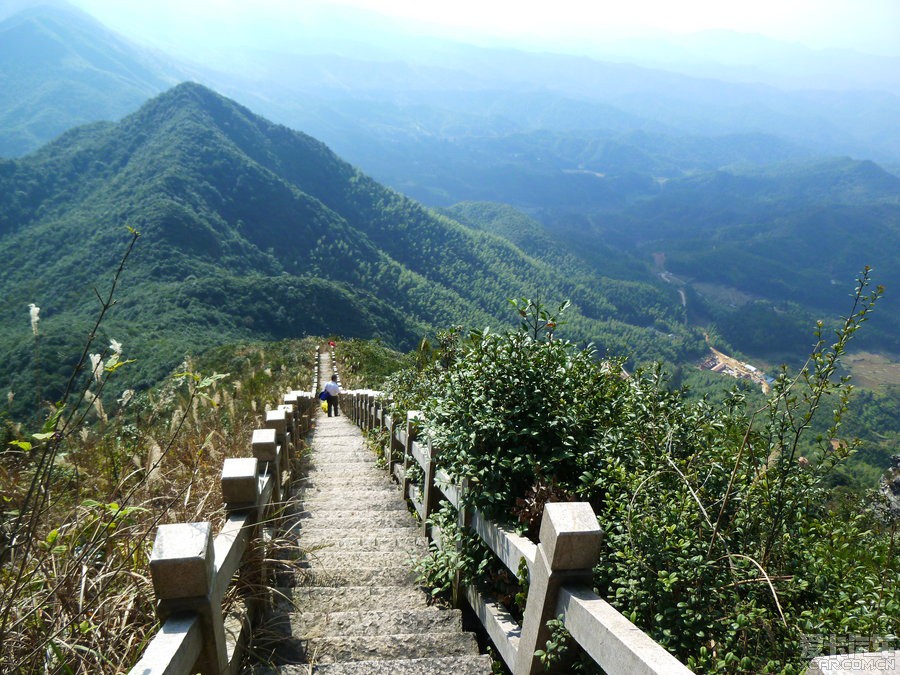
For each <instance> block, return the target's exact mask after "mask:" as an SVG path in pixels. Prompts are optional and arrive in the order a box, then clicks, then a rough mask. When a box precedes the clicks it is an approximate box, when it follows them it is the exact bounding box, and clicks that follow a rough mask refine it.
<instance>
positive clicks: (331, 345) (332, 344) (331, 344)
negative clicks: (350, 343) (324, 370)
mask: <svg viewBox="0 0 900 675" xmlns="http://www.w3.org/2000/svg"><path fill="white" fill-rule="evenodd" d="M328 346H329V347H331V348H332V349H334V342H331V341H329V342H328Z"/></svg>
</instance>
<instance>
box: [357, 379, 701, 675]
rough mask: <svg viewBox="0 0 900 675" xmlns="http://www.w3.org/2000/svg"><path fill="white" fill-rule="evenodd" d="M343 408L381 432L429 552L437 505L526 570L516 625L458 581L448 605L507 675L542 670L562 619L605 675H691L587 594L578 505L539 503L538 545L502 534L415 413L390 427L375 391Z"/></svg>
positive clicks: (591, 529) (595, 532)
mask: <svg viewBox="0 0 900 675" xmlns="http://www.w3.org/2000/svg"><path fill="white" fill-rule="evenodd" d="M342 399H343V401H342V406H341V408H342V410H344V411H346V413H347V414H348V415H350V416H351V419H353V421H354V422H355V423H356V424H358V425H359V426H360V427H361V428H363V429H364V430H371V429H384V430H386V431H387V433H388V439H389V441H388V443H387V445H386V447H385V460H386V462H387V466H388V470H389V471H390V472H391V473H392V474H393V476H394V477H395V478H396V480H397V482H398V484H399V486H400V489H401V490H402V491H403V494H404V496H405V497H407V498H408V499H409V501H410V503H411V504H412V506H413V507H414V508H415V510H416V512H417V513H418V515H419V518H420V519H421V522H422V528H423V531H424V533H425V534H426V536H428V537H429V539H430V540H431V541H432V542H433V543H434V544H435V545H436V546H438V547H443V546H444V545H446V544H445V543H444V542H442V540H441V532H440V529H439V528H438V527H436V526H433V525H429V522H428V520H429V516H431V514H432V513H434V512H435V511H436V510H437V509H438V508H439V506H440V503H441V502H442V501H444V500H446V501H449V502H450V503H451V504H453V505H454V506H455V507H456V508H457V509H458V512H459V524H460V526H463V527H469V528H471V529H472V530H474V531H475V532H476V533H477V534H478V535H479V536H480V537H481V539H482V540H483V541H484V542H485V543H486V544H487V545H488V546H489V547H490V549H491V550H492V551H493V552H494V554H495V555H496V556H497V557H498V558H499V559H500V560H501V561H502V562H503V564H504V565H506V567H507V568H509V570H510V571H511V572H512V573H513V574H518V571H519V566H520V563H521V562H522V561H523V560H524V561H525V563H526V565H527V567H528V579H529V585H528V598H527V601H526V604H525V613H524V617H523V620H522V624H521V625H520V624H519V623H517V622H516V621H515V620H514V619H513V617H512V616H510V614H509V613H508V612H507V611H506V610H505V609H504V608H503V607H502V606H500V605H499V604H498V603H496V602H494V601H493V600H492V599H491V598H488V597H485V596H483V595H482V594H481V593H480V592H479V591H478V590H477V589H475V588H473V587H465V586H464V585H463V584H462V583H461V582H460V580H459V579H457V580H456V583H455V584H454V586H455V587H454V591H453V592H454V600H455V601H456V602H458V601H459V599H461V598H463V597H465V598H466V599H467V600H468V602H469V604H470V606H471V607H472V609H473V610H474V612H475V614H476V615H477V616H478V618H479V619H480V621H481V623H482V624H483V625H484V628H485V631H486V632H487V634H488V635H489V636H490V638H491V641H492V642H493V643H494V646H495V647H496V649H497V652H498V653H499V654H500V656H501V657H502V658H503V660H504V662H505V663H506V665H507V667H508V668H509V670H510V671H511V672H512V673H513V675H532V674H534V673H541V672H545V670H544V666H543V665H542V664H541V662H540V660H539V658H538V657H537V656H536V655H535V651H536V650H539V649H543V648H544V645H545V644H546V642H547V640H548V638H549V637H550V634H549V629H548V628H547V621H548V620H549V619H552V618H555V617H558V616H562V620H563V623H564V625H565V627H566V629H567V630H568V631H569V633H570V634H571V635H572V638H573V639H574V640H575V641H576V642H577V643H578V644H579V645H580V646H581V648H582V649H583V650H584V652H585V653H586V654H588V655H589V656H590V657H591V658H592V659H593V660H594V661H595V662H596V663H597V664H598V665H599V666H600V667H601V668H603V670H604V671H605V672H607V673H609V674H610V675H616V674H617V673H622V674H623V675H624V674H628V675H642V674H643V675H650V674H654V675H662V674H663V673H665V674H667V675H683V674H686V673H690V672H691V671H690V670H688V669H687V667H685V666H684V665H683V664H682V663H681V662H680V661H678V660H677V659H676V658H675V657H674V656H672V654H670V653H669V652H668V651H666V650H665V649H664V648H663V647H662V646H660V645H659V644H658V643H656V642H655V641H654V640H653V639H652V638H651V637H650V636H648V635H647V634H646V633H644V632H643V631H641V630H640V629H639V628H638V627H637V626H635V625H634V624H633V623H631V622H630V621H629V620H628V619H626V618H625V617H624V616H623V615H622V614H621V613H620V612H618V611H617V610H616V609H615V608H613V607H612V606H611V605H610V604H609V603H607V602H606V601H605V600H603V598H601V597H600V596H598V595H597V594H595V593H594V592H593V590H592V585H591V576H592V568H593V566H594V564H595V563H596V561H597V558H598V556H599V553H600V540H601V537H602V533H601V531H600V527H599V525H598V524H597V518H596V516H595V515H594V512H593V510H592V509H591V507H590V505H589V504H587V503H559V504H547V505H546V507H545V508H544V516H543V519H542V521H541V530H540V543H538V544H534V543H533V542H531V541H530V540H528V539H527V538H525V537H522V536H519V535H517V534H515V533H513V532H510V531H508V530H506V529H504V528H502V527H500V526H498V525H495V524H494V523H492V522H491V521H489V520H487V519H486V518H484V517H483V516H482V515H481V513H479V512H478V511H477V510H475V509H471V508H469V507H467V506H466V502H465V499H464V497H463V495H464V493H465V490H466V489H467V487H466V484H465V481H463V483H462V484H455V483H454V482H453V481H452V480H451V479H450V477H449V476H448V475H447V474H446V473H445V472H444V471H443V470H442V469H439V468H437V462H436V460H437V457H438V453H439V449H438V448H436V447H433V446H432V445H431V443H430V442H429V441H428V440H419V439H418V438H417V436H416V434H417V423H416V422H417V417H418V413H415V412H411V413H408V414H407V416H406V417H405V418H403V419H395V417H394V416H392V415H391V414H390V413H388V412H387V411H386V410H385V399H384V398H383V397H382V395H381V394H380V393H379V392H376V391H368V390H364V391H348V392H345V393H344V395H343V396H342ZM413 462H415V463H416V464H418V466H419V467H421V469H422V472H423V479H422V482H421V484H413V483H411V481H410V480H409V478H408V475H409V474H408V471H407V470H408V469H409V468H410V466H411V465H412V463H413Z"/></svg>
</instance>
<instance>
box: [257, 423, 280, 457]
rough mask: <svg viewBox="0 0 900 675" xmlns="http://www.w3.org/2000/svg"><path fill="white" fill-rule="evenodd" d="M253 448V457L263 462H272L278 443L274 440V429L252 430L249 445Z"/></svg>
mask: <svg viewBox="0 0 900 675" xmlns="http://www.w3.org/2000/svg"><path fill="white" fill-rule="evenodd" d="M250 445H251V447H252V448H253V455H254V456H255V457H256V458H257V459H259V460H262V461H264V462H274V461H275V453H276V447H277V445H278V441H277V439H276V433H275V429H254V430H253V440H252V441H251V443H250Z"/></svg>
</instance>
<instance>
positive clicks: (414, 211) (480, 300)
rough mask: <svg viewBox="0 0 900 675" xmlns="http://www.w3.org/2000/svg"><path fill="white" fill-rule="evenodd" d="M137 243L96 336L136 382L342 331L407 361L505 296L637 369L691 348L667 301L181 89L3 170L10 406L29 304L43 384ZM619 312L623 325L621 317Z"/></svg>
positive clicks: (70, 352)
mask: <svg viewBox="0 0 900 675" xmlns="http://www.w3.org/2000/svg"><path fill="white" fill-rule="evenodd" d="M126 225H128V226H131V227H134V228H137V229H138V230H139V231H141V233H142V237H141V240H140V242H139V244H138V246H137V249H136V252H135V253H134V256H133V258H132V259H131V260H130V261H129V265H128V269H127V271H126V274H125V277H124V279H123V290H122V294H121V297H120V302H119V305H118V306H117V307H115V308H114V311H113V312H112V313H111V315H110V319H109V322H108V324H107V325H106V331H107V332H108V333H109V336H110V337H114V338H115V339H117V340H119V341H120V342H123V343H124V344H125V345H126V348H127V353H128V356H132V357H138V358H139V359H140V361H139V363H138V364H137V365H136V366H135V367H134V368H133V369H132V371H133V373H134V375H133V377H135V378H136V380H137V383H139V384H140V383H144V384H146V383H148V382H150V381H152V380H153V379H154V378H156V377H158V376H159V375H160V374H161V373H163V372H165V370H166V369H168V368H171V367H172V366H174V365H175V364H177V362H178V361H179V360H180V359H181V358H182V357H183V354H184V352H185V351H188V350H190V351H195V350H197V349H199V348H202V347H203V346H205V345H210V344H215V343H219V342H222V341H226V340H229V339H246V338H248V337H259V338H280V337H287V336H292V335H297V334H299V333H304V332H305V333H320V334H321V333H329V332H336V333H342V334H345V335H350V336H353V335H358V336H366V337H369V336H380V337H382V338H383V339H385V340H386V341H388V342H390V343H391V344H395V345H398V346H403V347H409V346H411V345H413V344H414V343H415V342H416V341H417V340H418V339H420V338H421V337H422V335H423V334H424V332H425V331H427V330H428V329H430V328H432V327H446V326H448V325H452V324H457V323H459V324H465V325H473V326H478V325H483V324H486V323H488V322H490V323H496V318H497V317H503V318H504V319H506V317H507V314H508V313H507V310H506V299H507V298H511V297H519V296H535V295H541V296H542V297H544V298H546V299H548V300H550V301H561V300H563V299H566V298H571V299H572V300H573V301H574V303H575V308H574V312H573V313H572V316H571V326H570V329H569V335H570V336H572V337H574V338H576V339H585V340H587V339H593V340H598V341H599V342H600V344H601V346H602V347H608V348H610V349H612V350H613V351H615V352H617V353H628V354H632V355H635V356H637V357H638V358H669V359H673V360H675V359H677V358H680V357H682V356H684V355H693V354H697V353H699V351H700V349H701V344H702V342H701V340H700V339H699V336H698V335H697V334H693V333H691V332H689V331H688V330H686V329H685V328H684V325H683V323H684V316H683V313H682V311H681V307H680V305H679V304H678V300H677V296H676V295H675V293H674V291H672V290H671V289H667V288H664V287H663V285H662V284H659V285H657V286H652V285H649V284H645V285H644V286H642V289H643V290H645V291H646V292H648V293H651V294H656V295H657V297H658V298H659V299H660V300H659V302H657V303H655V304H653V305H646V306H644V305H642V304H640V303H633V302H632V297H631V293H630V292H629V290H628V288H626V287H624V286H623V287H622V292H620V293H619V298H620V300H615V301H613V300H610V297H612V296H611V295H610V297H607V294H606V293H605V292H604V290H603V288H604V286H608V287H612V288H616V287H617V286H616V284H617V283H618V282H613V281H609V280H603V279H602V278H601V277H599V276H598V275H594V276H593V277H591V276H589V275H565V274H561V273H560V272H559V271H558V270H557V269H555V267H554V266H553V265H552V264H551V263H550V262H548V261H545V260H539V259H538V258H536V257H534V256H532V255H529V254H527V253H526V252H525V251H523V250H522V248H520V247H518V246H516V245H514V244H512V243H510V242H509V241H508V240H506V239H504V238H502V237H500V236H497V235H494V234H490V233H487V232H483V231H479V230H476V229H473V228H470V227H467V226H464V225H462V224H460V223H458V222H456V221H453V220H451V219H450V218H447V217H445V216H440V215H438V214H435V213H434V212H432V211H429V210H427V209H425V208H423V207H421V206H420V205H418V204H417V203H415V202H413V201H411V200H409V199H407V198H405V197H403V196H401V195H399V194H397V193H395V192H393V191H391V190H389V189H386V188H384V187H382V186H380V185H378V184H377V183H375V182H374V181H372V180H371V179H369V178H367V177H366V176H365V175H363V174H362V173H360V172H359V171H357V170H356V169H354V168H353V167H352V166H350V165H349V164H347V163H345V162H343V161H341V160H340V159H339V158H338V157H337V156H335V155H334V154H333V153H332V152H331V151H330V150H329V149H328V148H327V147H325V146H324V145H322V144H321V143H319V142H318V141H316V140H314V139H312V138H310V137H309V136H306V135H304V134H302V133H298V132H295V131H291V130H289V129H287V128H285V127H281V126H278V125H275V124H272V123H270V122H268V121H266V120H264V119H262V118H260V117H257V116H255V115H253V114H252V113H251V112H250V111H249V110H247V109H246V108H243V107H241V106H239V105H237V104H235V103H234V102H232V101H230V100H228V99H226V98H224V97H221V96H219V95H217V94H215V93H213V92H212V91H210V90H208V89H205V88H203V87H201V86H199V85H195V84H184V85H179V86H178V87H176V88H174V89H172V90H170V91H168V92H166V93H164V94H162V95H161V96H159V97H157V98H156V99H153V100H152V101H150V102H149V103H147V104H146V105H145V106H143V107H142V108H141V109H140V110H139V111H137V112H136V113H134V114H133V115H130V116H128V117H126V118H125V119H123V120H122V121H121V122H120V123H118V124H114V123H97V124H93V125H89V126H86V127H81V128H78V129H75V130H73V131H71V132H69V133H67V134H64V135H63V136H62V137H61V138H60V139H58V140H57V141H55V142H54V143H52V144H50V145H48V146H46V147H44V148H42V149H41V150H40V151H38V152H36V153H34V154H32V155H29V156H27V157H25V158H22V159H20V160H16V161H0V256H2V257H3V260H4V261H5V265H4V266H3V268H2V270H0V292H2V293H3V296H4V297H5V298H6V299H7V301H8V302H7V303H5V305H4V306H3V308H2V309H0V325H2V326H3V327H4V328H3V332H2V335H0V351H2V352H3V353H6V354H9V355H11V358H10V359H9V360H8V361H7V364H5V366H4V368H5V371H6V372H4V373H3V381H4V384H5V383H6V382H8V383H9V388H10V389H11V390H13V391H16V390H26V389H28V387H29V383H30V382H32V381H33V379H34V374H33V370H34V369H33V358H34V347H33V343H32V339H31V332H30V329H29V327H28V324H27V314H26V312H27V307H28V304H29V303H32V302H33V303H35V304H37V305H38V306H40V307H41V312H42V314H41V316H42V322H41V330H42V332H43V335H44V337H42V338H41V339H42V342H41V345H40V353H39V355H38V359H39V361H40V364H41V368H42V369H43V370H46V371H49V372H47V373H46V374H45V375H44V376H43V377H42V379H43V381H44V382H45V383H47V386H48V387H49V386H52V384H51V383H54V382H58V381H59V378H60V377H61V375H62V373H63V372H65V370H66V369H67V368H68V367H69V366H70V365H71V363H72V360H73V359H74V358H75V355H76V352H77V347H78V345H79V342H80V341H81V340H82V339H83V336H84V335H85V334H86V331H87V326H88V321H89V318H90V317H91V316H92V314H93V312H94V311H95V308H96V298H95V297H94V293H93V291H92V290H91V288H92V286H98V287H103V286H105V285H106V284H107V281H108V280H109V279H111V275H112V272H113V270H114V269H115V267H116V265H117V263H118V259H119V257H120V255H121V252H122V251H123V249H124V245H125V243H126V242H127V239H128V234H127V232H126V230H125V226H126ZM626 314H627V320H628V323H625V322H624V321H622V320H621V318H622V315H626Z"/></svg>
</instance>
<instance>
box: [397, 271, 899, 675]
mask: <svg viewBox="0 0 900 675" xmlns="http://www.w3.org/2000/svg"><path fill="white" fill-rule="evenodd" d="M868 285H869V280H868V271H867V272H866V273H865V274H864V275H863V277H862V278H861V279H860V283H859V286H858V288H857V293H856V299H855V303H854V306H853V308H852V311H851V312H850V315H849V318H848V319H846V320H845V322H844V324H843V326H842V328H841V329H840V330H839V331H838V332H837V335H836V339H835V341H834V343H833V344H829V343H828V341H826V340H825V338H824V337H823V336H822V335H821V331H822V328H821V325H820V327H819V329H818V332H817V335H818V343H817V345H816V348H815V350H814V352H813V353H812V355H811V357H810V360H809V361H808V363H807V365H806V367H804V368H803V369H802V370H801V371H800V372H799V373H797V374H796V375H794V376H788V373H787V372H786V371H784V372H782V374H781V376H780V377H779V378H778V380H777V381H776V383H775V385H774V386H773V389H772V393H771V396H770V398H769V399H768V401H767V402H766V404H765V405H764V406H762V407H760V408H758V409H756V410H747V408H746V403H745V400H744V398H743V396H742V395H741V394H740V393H739V392H735V393H734V394H733V395H731V396H730V397H729V398H728V399H727V400H726V401H724V402H722V403H713V402H710V401H708V400H706V399H701V400H699V401H691V400H688V399H687V398H686V397H685V392H684V391H682V390H674V391H673V390H671V389H670V388H669V387H667V383H666V379H665V377H664V376H663V374H662V373H661V372H660V371H659V370H658V369H652V370H648V371H638V372H636V373H634V374H633V375H632V376H630V377H625V376H623V375H622V373H621V370H620V368H619V367H618V366H617V364H616V363H609V362H603V361H598V360H597V359H596V358H595V355H594V353H593V352H592V350H591V349H590V348H588V349H585V350H582V349H578V348H576V347H575V346H574V345H572V344H569V343H566V342H563V341H560V340H558V339H556V337H555V334H554V333H555V330H556V327H557V324H558V322H559V319H558V318H557V317H556V316H555V315H552V314H550V313H548V312H547V311H546V310H545V309H544V308H542V307H541V306H540V305H539V304H537V303H532V302H528V301H525V302H522V303H519V304H517V309H518V310H519V313H520V317H521V318H522V326H521V327H520V328H519V330H515V331H507V332H504V333H493V332H491V331H483V332H480V333H475V334H473V335H471V336H469V337H468V339H466V340H457V341H456V342H455V343H454V344H453V345H452V349H451V351H450V354H451V357H450V359H449V360H445V361H444V362H443V363H442V362H441V359H440V358H439V357H432V358H430V359H427V360H426V362H425V364H424V365H423V366H422V368H421V370H420V371H419V378H418V382H419V391H428V390H430V392H431V393H430V395H427V396H423V397H420V398H419V400H418V401H415V400H407V401H406V404H407V405H409V404H417V407H418V406H421V408H422V409H423V410H424V413H425V416H426V419H427V426H428V428H429V429H430V432H431V434H432V440H433V444H434V446H435V447H436V448H439V456H438V457H439V460H438V461H439V463H440V464H441V466H442V467H443V468H445V469H446V470H447V471H448V472H449V473H450V474H451V475H452V476H454V477H455V478H456V479H463V478H467V479H468V481H469V485H470V486H471V488H472V489H471V490H470V491H469V493H468V495H467V499H468V501H469V503H470V504H471V505H472V506H475V507H477V508H479V509H481V510H482V511H484V512H485V513H486V514H488V515H489V516H491V517H493V518H496V519H498V520H501V521H507V522H509V521H512V520H514V519H516V518H517V517H521V516H523V515H525V517H524V518H523V520H526V521H527V520H529V518H528V516H527V514H534V513H535V512H536V511H537V510H538V507H539V506H540V504H539V501H540V500H541V499H569V498H575V497H577V498H578V499H580V500H586V501H589V502H590V503H591V505H592V506H593V508H594V510H595V513H596V514H597V517H598V520H599V522H600V524H601V527H602V528H603V530H604V532H605V538H604V545H603V550H602V554H601V558H600V560H599V562H598V564H597V566H596V568H595V570H594V572H595V575H594V579H595V585H596V589H597V592H598V593H600V594H601V595H603V596H605V597H606V598H607V599H608V600H609V601H610V602H611V603H613V604H614V605H615V606H616V607H617V608H619V609H620V611H622V612H623V613H624V614H625V615H626V616H628V617H629V618H630V619H631V620H632V621H634V622H635V623H637V624H638V625H639V626H640V627H641V628H642V629H643V630H645V631H646V632H648V633H649V634H650V635H651V636H652V637H653V638H654V639H655V640H657V641H659V642H660V643H661V644H663V645H664V646H665V647H666V648H667V649H669V650H670V651H672V652H673V653H674V654H675V655H676V656H678V657H679V658H680V659H682V660H683V661H684V662H685V663H686V664H687V665H688V666H689V667H691V668H694V669H696V670H698V671H702V672H714V671H729V672H735V671H742V672H802V670H804V669H805V664H806V663H807V662H808V660H809V658H810V653H809V650H808V649H805V646H808V644H809V643H810V642H812V643H815V642H816V640H822V639H824V640H828V639H830V638H829V637H828V636H844V638H845V639H849V637H848V636H855V638H854V640H855V643H854V646H856V647H859V646H863V647H866V646H868V647H871V648H878V647H883V646H885V642H888V643H890V642H891V641H893V640H896V638H895V637H894V636H896V635H897V632H898V629H900V625H898V624H900V619H898V612H897V608H898V603H900V587H898V584H897V581H896V580H897V578H898V575H897V573H898V571H900V564H898V562H897V560H896V558H895V556H894V554H893V541H894V530H895V524H894V523H893V522H891V523H888V524H885V523H884V522H882V521H881V520H880V519H879V517H878V514H877V511H876V510H875V509H873V508H871V504H866V503H862V502H860V501H858V500H855V501H850V502H847V501H841V500H839V499H838V498H837V496H836V495H834V494H832V493H831V492H830V491H829V490H828V488H827V484H828V478H829V476H830V475H831V474H832V473H833V472H834V471H835V470H836V469H837V468H838V467H840V466H841V465H842V464H843V463H844V462H845V461H846V460H847V458H848V457H849V456H850V455H852V453H853V452H854V451H855V448H856V446H855V444H854V443H847V442H832V441H833V440H834V439H839V438H840V437H841V436H840V434H841V419H842V416H843V414H844V412H845V411H846V409H847V406H848V405H849V400H850V389H851V388H850V387H849V384H848V382H847V381H846V379H839V378H838V377H837V374H836V372H837V364H838V362H839V359H840V356H841V355H842V354H843V352H844V350H845V348H846V345H847V342H848V340H849V339H850V338H851V336H852V335H853V334H854V333H855V332H856V330H857V329H858V327H859V326H860V325H861V323H862V322H863V321H865V319H866V317H867V314H868V313H869V311H871V309H872V306H873V304H874V303H875V301H876V300H877V297H878V296H879V295H880V292H881V289H878V290H875V291H872V292H870V291H869V290H868ZM412 379H413V378H412V376H411V375H410V374H406V375H405V376H401V377H398V378H396V379H395V383H401V384H402V383H403V382H409V381H411V380H412ZM395 386H396V384H395ZM825 405H828V406H831V405H833V406H834V409H833V410H830V411H829V410H824V411H823V410H822V408H823V406H825ZM822 412H825V413H826V415H827V416H828V417H830V418H831V424H830V428H828V429H827V431H826V432H825V433H822V434H820V435H819V436H818V437H817V438H815V439H814V440H813V441H812V442H811V443H808V444H807V445H806V446H804V445H802V443H801V442H802V441H803V438H804V436H805V435H806V434H808V433H809V430H810V427H811V425H812V423H813V421H814V420H815V419H816V418H817V417H818V416H820V415H821V414H822ZM813 446H814V447H815V448H816V452H815V453H814V454H812V455H810V456H803V455H802V454H801V451H802V448H803V447H813ZM523 501H524V503H523ZM533 524H534V523H526V525H533ZM444 548H445V549H449V548H452V547H448V546H446V545H445V547H444ZM441 555H442V554H441V553H440V552H434V553H433V554H432V560H431V562H429V563H428V565H430V566H431V567H432V568H435V569H441V570H442V571H441V573H440V574H439V575H438V576H439V577H440V578H441V579H442V580H443V583H444V584H446V579H447V575H448V572H447V569H445V568H441V564H440V562H439V561H437V560H436V558H439V557H440V556H441ZM444 563H445V567H446V566H447V565H450V566H452V565H454V564H457V568H460V571H462V572H465V568H472V567H473V565H472V563H468V564H467V565H465V566H460V565H459V564H458V563H454V561H452V560H447V561H444ZM476 567H477V565H476ZM482 576H483V575H482ZM469 580H470V581H473V582H474V581H477V580H478V579H477V576H475V575H473V576H470V577H469ZM837 639H838V640H839V641H840V639H841V638H840V637H838V638H837ZM862 643H865V644H862Z"/></svg>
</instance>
